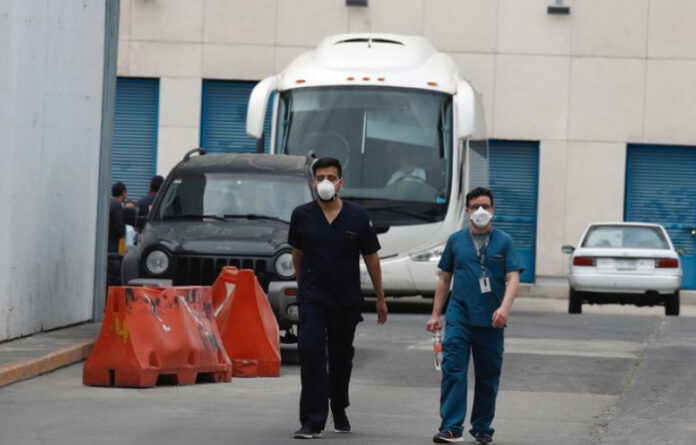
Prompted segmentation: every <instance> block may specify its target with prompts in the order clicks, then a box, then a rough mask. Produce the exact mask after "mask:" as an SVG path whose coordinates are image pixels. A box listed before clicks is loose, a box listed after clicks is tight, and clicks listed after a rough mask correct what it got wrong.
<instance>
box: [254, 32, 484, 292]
mask: <svg viewBox="0 0 696 445" xmlns="http://www.w3.org/2000/svg"><path fill="white" fill-rule="evenodd" d="M271 97H272V98H273V105H272V107H273V108H272V111H273V113H272V116H273V118H272V131H271V143H270V147H271V148H270V151H271V153H277V154H293V155H306V154H307V152H308V151H309V150H312V151H314V153H315V154H316V156H317V157H324V156H330V157H334V158H337V159H339V160H340V161H341V164H342V166H343V179H344V181H345V186H344V187H343V190H342V191H341V197H342V198H343V199H347V200H350V201H352V202H354V203H356V204H358V205H360V206H362V207H363V208H364V209H366V210H367V212H368V213H369V215H370V217H371V218H372V222H373V224H374V226H375V228H376V229H377V233H378V236H379V242H380V244H381V245H382V249H381V250H380V251H379V256H380V258H381V264H382V274H383V280H384V289H385V294H386V295H387V296H405V295H417V294H421V295H423V296H425V297H432V295H433V294H434V291H435V284H436V282H437V279H438V269H437V263H438V261H439V259H440V256H441V254H442V250H443V248H444V245H445V242H446V241H447V238H448V237H449V236H450V234H452V233H453V232H455V231H457V230H459V229H461V228H462V227H463V226H464V225H466V224H467V218H466V215H465V213H464V210H465V199H464V198H465V195H466V193H467V191H468V190H470V189H472V188H474V187H477V186H484V187H486V186H488V142H487V134H486V126H485V122H484V113H483V107H482V104H481V97H480V95H479V93H478V92H477V91H476V90H475V89H474V88H473V87H472V85H471V84H470V83H469V82H467V81H466V80H465V79H464V78H463V76H462V74H461V72H460V71H459V69H458V67H457V65H456V64H455V62H454V61H453V60H452V59H451V58H450V57H449V56H447V55H446V54H443V53H440V52H437V51H436V50H435V48H434V47H433V46H432V45H431V44H430V43H429V42H428V41H427V40H426V39H424V38H422V37H413V36H400V35H390V34H342V35H336V36H332V37H328V38H326V39H325V40H323V41H322V42H321V43H320V44H319V46H318V47H317V48H316V49H315V50H313V51H309V52H307V53H305V54H302V55H301V56H299V57H298V58H296V59H295V60H294V61H293V62H292V63H291V64H290V65H289V66H288V67H287V68H286V69H285V70H284V71H283V72H281V73H280V74H278V75H276V76H273V77H269V78H266V79H264V80H263V81H261V82H260V83H259V84H258V85H257V86H256V87H255V88H254V90H253V92H252V94H251V98H250V100H249V109H248V117H247V133H248V134H249V135H250V136H251V137H253V138H256V139H258V140H259V147H263V143H264V141H263V135H264V121H265V117H266V107H267V104H268V103H269V100H270V99H271ZM362 281H363V286H364V289H365V291H366V292H370V291H371V290H372V288H371V285H370V282H369V278H368V277H367V274H366V273H365V270H364V266H362Z"/></svg>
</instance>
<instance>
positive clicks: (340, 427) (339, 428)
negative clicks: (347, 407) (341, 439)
mask: <svg viewBox="0 0 696 445" xmlns="http://www.w3.org/2000/svg"><path fill="white" fill-rule="evenodd" d="M332 414H333V423H334V431H336V432H337V433H350V421H349V420H348V416H346V412H345V411H341V412H340V413H332Z"/></svg>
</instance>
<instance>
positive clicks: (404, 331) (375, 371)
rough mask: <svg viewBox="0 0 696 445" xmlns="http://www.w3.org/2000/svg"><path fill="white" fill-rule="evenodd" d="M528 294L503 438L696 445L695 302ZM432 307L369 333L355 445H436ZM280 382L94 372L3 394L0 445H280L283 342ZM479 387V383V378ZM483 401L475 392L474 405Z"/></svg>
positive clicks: (509, 354) (285, 413)
mask: <svg viewBox="0 0 696 445" xmlns="http://www.w3.org/2000/svg"><path fill="white" fill-rule="evenodd" d="M566 305H567V303H566V302H565V301H562V300H548V299H533V298H521V299H518V301H517V302H516V304H515V308H514V311H513V314H512V316H511V319H510V322H509V328H508V330H507V332H506V347H505V348H506V351H505V358H504V369H503V377H502V381H501V392H500V395H499V399H498V412H497V417H496V420H495V422H494V427H495V428H496V434H495V439H496V443H498V444H558V443H562V444H564V445H565V444H568V445H572V444H639V445H640V444H652V443H657V442H659V443H669V444H684V445H686V444H689V445H691V444H693V443H694V442H695V438H696V398H695V396H694V394H695V392H694V389H695V388H696V372H693V369H695V367H694V365H696V324H695V323H694V318H693V317H694V316H696V307H695V308H691V307H690V306H689V307H682V309H683V311H682V312H683V314H682V316H680V317H670V318H667V317H664V315H662V311H661V310H660V308H652V309H650V308H633V307H628V306H627V307H620V306H595V307H584V308H583V309H584V312H585V313H584V314H582V315H579V316H578V315H572V316H571V315H568V314H567V313H565V311H566V308H567V307H566ZM429 309H430V303H429V302H428V301H424V300H420V299H408V300H401V301H398V302H392V304H391V314H390V318H389V321H388V323H387V324H386V325H385V326H378V325H377V323H376V316H375V314H374V313H367V314H366V315H365V322H364V323H361V324H360V326H359V327H358V332H357V336H356V349H357V351H356V356H355V368H354V372H353V380H352V385H351V402H352V404H351V407H350V408H349V409H348V414H349V416H350V418H351V422H352V424H353V428H354V431H355V432H354V433H352V434H349V435H339V434H337V433H333V432H330V431H327V432H326V433H325V434H324V438H323V439H321V440H323V441H329V442H330V443H343V444H346V445H347V444H423V443H431V437H432V435H433V434H434V433H435V432H436V429H437V426H438V423H439V417H438V400H439V383H440V375H439V373H438V372H437V371H435V370H434V369H433V364H432V352H431V344H430V341H431V340H430V334H429V333H428V332H426V331H425V329H424V325H425V322H426V320H427V318H428V313H429ZM283 357H284V363H283V367H282V375H281V377H280V378H263V379H241V378H236V379H233V381H232V382H231V383H229V384H199V385H193V386H162V387H157V388H152V389H123V388H92V387H85V386H83V385H82V383H81V375H82V367H81V364H75V365H72V366H68V367H65V368H62V369H60V370H58V371H55V372H52V373H49V374H46V375H43V376H40V377H36V378H33V379H31V380H26V381H23V382H19V383H15V384H12V385H9V386H6V387H3V388H0V444H1V445H5V444H8V445H9V444H12V445H15V444H17V445H24V444H123V443H148V444H199V443H200V444H203V443H205V444H256V443H264V444H279V443H293V442H294V441H293V439H292V438H291V436H292V432H293V431H294V430H295V429H296V428H297V427H298V426H299V424H298V420H297V415H298V413H297V411H298V400H299V390H300V385H299V367H298V365H297V357H296V353H295V351H293V350H292V348H284V350H283ZM471 380H473V379H471ZM469 403H471V397H469Z"/></svg>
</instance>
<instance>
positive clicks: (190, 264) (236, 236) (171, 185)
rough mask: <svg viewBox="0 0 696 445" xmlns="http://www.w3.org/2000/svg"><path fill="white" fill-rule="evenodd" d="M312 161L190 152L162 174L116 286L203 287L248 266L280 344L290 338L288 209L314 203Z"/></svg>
mask: <svg viewBox="0 0 696 445" xmlns="http://www.w3.org/2000/svg"><path fill="white" fill-rule="evenodd" d="M194 153H198V154H200V156H192V155H193V154H194ZM312 161H313V158H312V157H311V156H308V157H307V158H305V157H302V156H288V155H265V154H246V153H239V154H220V155H208V154H205V151H204V150H203V149H195V150H191V151H190V152H189V153H187V154H186V156H185V157H184V159H183V160H182V161H181V162H180V163H179V164H177V165H176V167H174V169H173V170H172V171H171V173H170V174H169V176H168V177H167V179H166V181H165V183H164V184H163V186H162V188H161V190H160V192H159V194H158V195H157V199H156V200H155V202H154V203H153V206H152V209H151V211H150V214H149V215H148V218H147V222H146V224H145V227H144V229H143V231H142V233H141V234H140V235H139V240H138V243H137V248H136V249H135V251H133V252H130V253H128V254H127V255H126V257H125V258H124V260H123V266H122V268H121V280H122V282H123V284H124V285H125V284H130V285H142V284H158V285H162V284H164V285H174V286H187V285H202V286H209V285H211V284H212V283H213V281H215V278H216V277H217V276H218V274H219V273H220V270H221V269H222V268H223V267H224V266H235V267H237V268H240V269H253V270H254V272H255V273H256V276H257V277H258V279H259V282H260V284H261V286H262V287H263V289H264V291H266V293H267V295H268V298H269V301H270V303H271V306H272V307H273V310H274V312H275V314H276V318H277V319H278V325H279V327H280V329H282V330H285V331H286V337H285V340H286V341H289V342H291V341H294V339H295V338H294V335H293V331H294V329H293V328H292V327H293V325H295V324H296V323H297V321H298V316H297V305H296V302H295V296H296V294H297V285H296V282H295V270H294V267H293V264H292V255H291V248H290V246H289V245H288V243H287V239H288V228H289V224H290V216H291V214H292V211H293V209H294V208H295V207H297V206H298V205H300V204H304V203H306V202H309V201H312V200H313V199H315V194H314V193H315V191H314V188H313V187H312V174H311V163H312Z"/></svg>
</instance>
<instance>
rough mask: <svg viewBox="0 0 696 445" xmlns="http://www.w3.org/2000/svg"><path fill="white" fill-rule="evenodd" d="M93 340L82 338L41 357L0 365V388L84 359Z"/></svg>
mask: <svg viewBox="0 0 696 445" xmlns="http://www.w3.org/2000/svg"><path fill="white" fill-rule="evenodd" d="M94 342H95V340H83V341H81V342H79V343H77V344H75V345H73V346H69V347H67V348H62V349H58V350H57V351H55V352H52V353H50V354H46V355H44V356H41V357H37V358H31V359H28V360H24V361H21V362H14V363H8V364H6V365H2V366H0V388H2V387H3V386H7V385H10V384H12V383H16V382H19V381H22V380H27V379H30V378H32V377H36V376H37V375H41V374H45V373H47V372H51V371H54V370H56V369H58V368H62V367H64V366H68V365H72V364H73V363H77V362H80V361H82V360H85V359H86V358H87V356H89V353H90V352H91V351H92V347H93V346H94Z"/></svg>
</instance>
